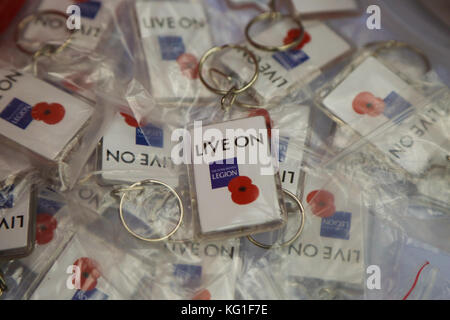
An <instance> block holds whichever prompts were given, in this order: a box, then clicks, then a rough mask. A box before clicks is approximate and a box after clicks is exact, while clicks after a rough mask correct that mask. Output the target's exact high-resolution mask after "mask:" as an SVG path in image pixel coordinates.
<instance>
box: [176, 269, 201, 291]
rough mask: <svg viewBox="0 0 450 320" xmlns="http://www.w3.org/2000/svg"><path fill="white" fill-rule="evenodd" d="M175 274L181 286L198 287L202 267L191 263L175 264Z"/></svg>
mask: <svg viewBox="0 0 450 320" xmlns="http://www.w3.org/2000/svg"><path fill="white" fill-rule="evenodd" d="M174 266H175V270H174V272H173V275H174V276H175V278H176V281H177V282H178V283H179V284H180V285H181V286H189V287H197V286H199V285H200V282H201V278H202V267H201V266H196V265H191V264H175V265H174Z"/></svg>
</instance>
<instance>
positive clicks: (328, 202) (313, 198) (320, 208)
mask: <svg viewBox="0 0 450 320" xmlns="http://www.w3.org/2000/svg"><path fill="white" fill-rule="evenodd" d="M306 202H308V203H309V205H310V206H311V211H312V212H313V213H314V214H315V215H316V216H318V217H321V218H329V217H331V216H332V215H334V213H335V212H336V207H335V206H334V195H333V194H332V193H331V192H328V191H326V190H314V191H311V192H310V193H309V194H308V196H307V197H306Z"/></svg>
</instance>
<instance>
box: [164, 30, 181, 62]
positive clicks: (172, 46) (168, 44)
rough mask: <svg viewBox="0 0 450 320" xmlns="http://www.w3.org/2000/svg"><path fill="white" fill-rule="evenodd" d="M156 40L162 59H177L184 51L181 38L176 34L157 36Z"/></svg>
mask: <svg viewBox="0 0 450 320" xmlns="http://www.w3.org/2000/svg"><path fill="white" fill-rule="evenodd" d="M158 42H159V47H160V50H161V56H162V59H163V60H177V58H178V57H179V56H180V55H182V54H183V53H184V52H185V51H186V48H185V46H184V43H183V38H181V37H178V36H158Z"/></svg>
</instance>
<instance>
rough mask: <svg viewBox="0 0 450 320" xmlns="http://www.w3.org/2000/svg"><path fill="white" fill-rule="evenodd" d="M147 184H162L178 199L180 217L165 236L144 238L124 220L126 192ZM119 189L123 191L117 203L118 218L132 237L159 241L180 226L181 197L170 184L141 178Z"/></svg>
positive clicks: (181, 219) (181, 213)
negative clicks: (141, 179)
mask: <svg viewBox="0 0 450 320" xmlns="http://www.w3.org/2000/svg"><path fill="white" fill-rule="evenodd" d="M149 184H157V185H161V186H164V187H166V188H167V189H169V191H170V192H171V193H172V194H173V195H174V196H175V197H176V198H177V200H178V207H179V209H180V217H179V219H178V222H177V225H176V226H175V227H174V228H173V229H172V231H170V232H169V233H168V234H166V235H165V236H162V237H160V238H145V237H143V236H141V235H139V234H137V233H136V232H134V231H133V230H131V228H130V227H129V226H128V224H127V223H126V222H125V218H124V213H123V203H124V202H125V198H126V197H127V194H128V193H127V192H128V191H133V190H137V189H142V188H143V186H144V185H149ZM119 191H122V192H123V194H122V196H121V198H120V204H119V214H120V220H121V221H122V224H123V226H124V227H125V229H126V230H127V231H128V232H129V233H130V234H131V235H133V236H134V237H136V238H138V239H139V240H142V241H146V242H160V241H163V240H166V239H168V238H170V237H171V236H172V235H173V234H174V233H175V232H177V230H178V229H179V228H180V226H181V222H182V221H183V216H184V207H183V202H182V201H181V198H180V196H179V195H178V193H177V192H176V191H175V189H174V188H172V187H171V186H169V185H168V184H166V183H164V182H162V181H159V180H154V179H148V180H143V181H140V182H136V183H135V184H133V185H131V186H130V187H128V188H125V189H120V190H119Z"/></svg>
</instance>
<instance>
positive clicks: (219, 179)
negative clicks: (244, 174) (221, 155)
mask: <svg viewBox="0 0 450 320" xmlns="http://www.w3.org/2000/svg"><path fill="white" fill-rule="evenodd" d="M209 175H210V178H211V187H212V188H213V189H217V188H223V187H227V186H228V183H229V182H230V181H231V179H233V178H234V177H238V176H239V167H238V164H237V158H232V159H226V160H222V161H216V162H213V163H210V164H209Z"/></svg>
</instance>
